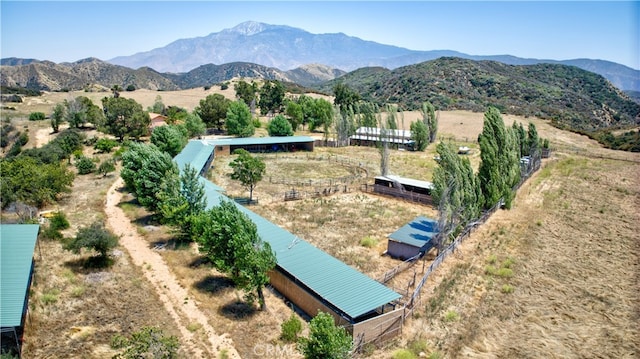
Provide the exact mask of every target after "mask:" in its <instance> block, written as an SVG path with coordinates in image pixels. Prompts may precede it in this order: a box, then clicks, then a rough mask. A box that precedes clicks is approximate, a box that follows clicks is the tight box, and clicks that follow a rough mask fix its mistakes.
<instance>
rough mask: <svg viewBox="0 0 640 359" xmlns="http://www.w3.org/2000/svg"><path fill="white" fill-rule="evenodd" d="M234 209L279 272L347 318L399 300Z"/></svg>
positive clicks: (291, 237)
mask: <svg viewBox="0 0 640 359" xmlns="http://www.w3.org/2000/svg"><path fill="white" fill-rule="evenodd" d="M238 207H239V208H240V209H241V210H242V211H243V212H244V213H246V214H247V216H249V218H250V219H251V220H252V221H253V222H254V223H255V224H256V226H257V227H258V234H259V235H260V237H261V238H262V239H263V240H264V241H266V242H269V244H270V245H271V248H272V249H273V251H274V252H275V254H276V259H277V262H278V266H279V267H280V268H282V270H284V271H286V272H287V273H289V274H290V275H291V276H293V277H294V278H296V279H297V280H298V281H300V282H301V283H303V284H304V285H305V286H307V287H308V288H309V289H311V290H312V291H313V292H314V293H315V294H316V295H318V296H319V297H320V298H322V299H323V300H325V301H326V302H328V303H330V304H331V305H333V306H334V307H335V308H337V309H338V310H340V311H342V312H344V313H345V314H347V315H348V316H349V317H350V318H357V317H359V316H361V315H364V314H367V313H368V312H370V311H372V310H375V309H377V308H379V307H381V306H383V305H385V304H388V303H390V302H393V301H394V300H396V299H399V298H400V297H401V296H400V295H399V294H398V293H396V292H394V291H392V290H391V289H389V288H387V287H386V286H384V285H382V284H380V283H379V282H377V281H375V280H373V279H371V278H369V277H368V276H366V275H364V274H362V273H360V272H359V271H357V270H355V269H353V268H351V267H349V266H348V265H346V264H345V263H343V262H341V261H340V260H338V259H336V258H334V257H332V256H331V255H329V254H327V253H326V252H324V251H322V250H320V249H318V248H316V247H314V246H313V245H311V244H310V243H308V242H306V241H304V240H302V239H300V238H298V237H297V236H295V235H293V234H292V233H290V232H288V231H286V230H284V229H282V228H280V227H279V226H277V225H275V224H273V223H271V222H269V221H267V220H266V219H264V218H262V217H260V216H259V215H257V214H255V213H253V212H251V211H250V210H248V209H246V208H245V207H243V206H240V205H238Z"/></svg>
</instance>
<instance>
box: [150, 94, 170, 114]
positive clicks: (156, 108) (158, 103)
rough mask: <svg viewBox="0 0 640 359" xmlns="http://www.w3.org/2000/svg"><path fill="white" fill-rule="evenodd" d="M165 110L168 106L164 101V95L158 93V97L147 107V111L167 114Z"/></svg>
mask: <svg viewBox="0 0 640 359" xmlns="http://www.w3.org/2000/svg"><path fill="white" fill-rule="evenodd" d="M165 110H166V107H165V105H164V102H162V96H160V95H157V96H156V99H155V100H154V101H153V105H152V106H149V108H147V111H149V112H153V113H158V114H161V115H164V114H165Z"/></svg>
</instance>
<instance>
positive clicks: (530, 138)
mask: <svg viewBox="0 0 640 359" xmlns="http://www.w3.org/2000/svg"><path fill="white" fill-rule="evenodd" d="M527 149H528V154H529V155H531V156H534V155H535V154H536V153H538V151H539V150H540V138H539V137H538V130H537V129H536V125H535V124H534V123H533V122H529V131H528V132H527Z"/></svg>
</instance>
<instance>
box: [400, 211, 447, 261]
mask: <svg viewBox="0 0 640 359" xmlns="http://www.w3.org/2000/svg"><path fill="white" fill-rule="evenodd" d="M437 234H438V222H437V221H436V220H434V219H431V218H427V217H422V216H418V217H416V218H415V219H414V220H412V221H411V222H409V223H407V224H405V225H404V226H402V227H401V228H400V229H398V230H397V231H395V232H393V233H391V234H390V235H389V240H388V242H387V254H389V255H390V256H391V257H394V258H400V259H403V260H404V259H409V258H412V257H415V256H417V255H418V254H420V253H426V252H428V251H429V250H430V249H431V248H432V247H433V246H434V243H433V242H434V238H435V236H436V235H437Z"/></svg>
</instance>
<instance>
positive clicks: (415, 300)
mask: <svg viewBox="0 0 640 359" xmlns="http://www.w3.org/2000/svg"><path fill="white" fill-rule="evenodd" d="M540 164H541V161H540V157H539V156H537V157H535V158H533V159H532V161H531V162H530V163H529V164H528V165H527V166H526V168H523V169H522V174H523V176H522V177H521V178H520V181H519V182H518V184H516V185H515V186H514V187H513V189H512V190H513V191H516V190H518V189H519V188H520V186H522V184H523V183H524V182H525V181H526V180H527V179H529V177H531V175H532V174H533V173H535V172H536V171H537V170H538V169H540ZM503 204H504V201H503V199H500V200H499V201H498V203H497V204H496V205H495V206H493V207H492V208H490V209H489V210H487V211H484V212H483V213H482V215H481V216H480V218H478V220H477V221H475V222H472V223H470V224H468V225H467V226H466V227H465V228H464V230H463V231H462V233H460V234H459V235H458V236H457V237H456V239H455V240H454V241H453V242H452V243H451V244H450V245H449V246H448V247H447V248H446V249H444V250H443V251H442V252H441V253H439V254H438V256H437V257H436V259H435V260H434V261H433V262H432V263H431V265H429V268H427V269H426V270H425V272H424V274H423V276H422V279H421V280H420V282H419V283H418V285H416V288H415V289H414V291H413V294H412V295H411V298H409V301H408V302H407V303H406V304H405V313H404V319H406V318H407V317H409V316H410V315H411V314H413V310H414V309H415V308H416V307H417V304H419V303H420V302H421V301H420V292H421V291H422V287H423V286H424V284H425V283H426V282H427V279H428V278H429V275H430V274H431V273H432V272H433V271H434V270H436V269H437V268H438V267H439V266H440V264H442V262H444V260H445V259H446V258H447V257H448V256H449V255H450V254H452V253H454V252H455V250H456V248H457V247H458V245H460V244H461V243H462V242H463V241H464V240H465V239H467V238H469V236H470V235H471V233H473V231H475V230H476V229H477V228H478V227H479V226H480V225H481V224H484V223H485V222H486V221H487V220H488V219H489V217H491V215H492V214H493V213H495V212H496V211H497V210H498V208H500V207H501V206H502V205H503Z"/></svg>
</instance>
